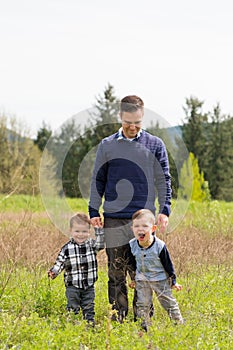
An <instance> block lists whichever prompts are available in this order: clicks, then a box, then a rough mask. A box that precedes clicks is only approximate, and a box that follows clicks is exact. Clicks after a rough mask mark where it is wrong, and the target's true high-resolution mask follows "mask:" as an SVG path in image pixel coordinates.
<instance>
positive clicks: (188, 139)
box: [182, 96, 208, 171]
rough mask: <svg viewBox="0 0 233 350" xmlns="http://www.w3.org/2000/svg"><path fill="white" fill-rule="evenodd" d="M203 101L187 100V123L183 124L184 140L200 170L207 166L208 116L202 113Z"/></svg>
mask: <svg viewBox="0 0 233 350" xmlns="http://www.w3.org/2000/svg"><path fill="white" fill-rule="evenodd" d="M203 103H204V102H203V101H200V100H198V99H197V98H196V97H193V96H191V97H190V98H186V107H184V111H185V114H186V118H185V119H186V123H184V124H183V127H182V132H183V139H184V142H185V144H186V147H187V149H188V151H189V152H192V153H193V154H194V156H195V157H196V158H197V159H198V163H199V166H200V169H201V170H202V171H203V170H204V168H205V166H206V158H205V151H206V128H207V126H208V125H207V122H208V115H207V114H205V113H203V112H202V106H203Z"/></svg>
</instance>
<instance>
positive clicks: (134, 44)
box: [0, 0, 233, 132]
mask: <svg viewBox="0 0 233 350" xmlns="http://www.w3.org/2000/svg"><path fill="white" fill-rule="evenodd" d="M0 50H1V51H0V112H1V113H3V112H4V113H6V114H8V115H9V114H10V115H16V117H17V118H19V119H21V120H25V121H26V122H27V124H28V125H29V126H30V128H31V129H32V131H33V132H35V130H38V129H39V127H41V126H42V121H46V123H47V124H49V125H50V126H51V127H52V129H53V130H55V129H57V128H58V127H59V126H61V124H63V123H64V122H65V121H66V120H67V119H68V118H70V117H71V116H73V115H75V114H76V113H79V112H80V111H82V110H84V109H86V108H90V107H92V106H93V104H94V103H95V100H96V96H98V95H99V94H101V93H102V92H103V90H104V88H105V87H106V85H107V84H108V83H111V84H112V85H113V86H114V88H115V93H116V95H117V96H118V97H119V98H122V97H124V96H125V95H128V94H137V95H139V96H141V97H142V98H143V100H144V102H145V105H146V107H147V108H149V109H150V110H153V111H155V112H156V113H158V114H159V115H161V116H162V117H163V118H164V119H166V120H167V121H168V122H169V123H170V124H171V125H176V124H180V123H181V121H182V119H183V118H184V112H183V109H182V106H183V105H184V104H185V98H186V97H189V96H190V95H194V96H196V97H198V98H199V99H200V100H204V101H205V103H204V110H206V111H207V110H210V109H212V108H213V106H214V105H215V104H216V103H217V102H220V105H221V107H222V111H223V113H227V114H232V115H233V93H232V83H233V68H232V67H233V63H232V62H233V2H232V1H231V0H222V1H210V0H196V1H187V0H177V1H172V0H168V1H162V0H161V1H157V0H144V1H138V0H117V1H109V0H108V1H107V0H96V1H95V0H92V1H91V0H40V1H36V0H20V1H19V0H7V1H4V0H0Z"/></svg>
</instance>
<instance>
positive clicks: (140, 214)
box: [132, 209, 155, 225]
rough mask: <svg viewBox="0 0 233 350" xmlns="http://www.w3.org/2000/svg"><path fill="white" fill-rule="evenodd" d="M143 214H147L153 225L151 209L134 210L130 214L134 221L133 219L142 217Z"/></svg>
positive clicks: (153, 217) (153, 218)
mask: <svg viewBox="0 0 233 350" xmlns="http://www.w3.org/2000/svg"><path fill="white" fill-rule="evenodd" d="M144 216H148V217H149V218H150V219H151V221H152V222H153V225H155V216H154V214H153V213H152V211H150V210H149V209H140V210H138V211H136V212H135V213H134V214H133V216H132V220H133V221H134V220H135V219H140V218H141V217H144Z"/></svg>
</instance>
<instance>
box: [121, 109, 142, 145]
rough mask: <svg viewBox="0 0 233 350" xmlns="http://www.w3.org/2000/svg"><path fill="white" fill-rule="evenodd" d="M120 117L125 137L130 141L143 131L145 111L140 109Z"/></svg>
mask: <svg viewBox="0 0 233 350" xmlns="http://www.w3.org/2000/svg"><path fill="white" fill-rule="evenodd" d="M120 117H121V123H122V128H123V134H124V136H125V137H127V138H129V139H132V138H134V137H135V136H136V135H137V133H138V132H139V130H140V129H141V125H142V118H143V110H141V109H138V110H137V111H135V112H122V113H121V114H120Z"/></svg>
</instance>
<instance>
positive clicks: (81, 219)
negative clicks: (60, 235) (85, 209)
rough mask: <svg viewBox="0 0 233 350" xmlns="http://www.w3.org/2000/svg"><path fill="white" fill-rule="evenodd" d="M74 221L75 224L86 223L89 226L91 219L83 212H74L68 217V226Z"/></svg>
mask: <svg viewBox="0 0 233 350" xmlns="http://www.w3.org/2000/svg"><path fill="white" fill-rule="evenodd" d="M74 223H76V224H80V223H86V224H88V225H89V226H90V224H91V221H90V219H89V217H88V215H87V214H85V213H76V214H75V215H73V216H72V217H71V219H70V228H72V227H73V225H74Z"/></svg>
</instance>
